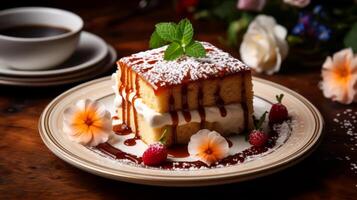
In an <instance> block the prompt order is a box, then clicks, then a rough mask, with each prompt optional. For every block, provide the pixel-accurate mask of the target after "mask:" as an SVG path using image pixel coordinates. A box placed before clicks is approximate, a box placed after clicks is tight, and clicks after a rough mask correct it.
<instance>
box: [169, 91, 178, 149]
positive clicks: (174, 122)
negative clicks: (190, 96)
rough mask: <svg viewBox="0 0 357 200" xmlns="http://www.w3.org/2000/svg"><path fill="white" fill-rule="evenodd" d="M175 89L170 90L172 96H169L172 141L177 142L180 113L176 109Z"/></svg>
mask: <svg viewBox="0 0 357 200" xmlns="http://www.w3.org/2000/svg"><path fill="white" fill-rule="evenodd" d="M172 90H173V89H171V91H170V97H169V113H170V115H171V119H172V141H173V144H175V143H176V140H177V125H178V114H177V111H176V110H175V98H174V96H173V94H172V92H173V91H172Z"/></svg>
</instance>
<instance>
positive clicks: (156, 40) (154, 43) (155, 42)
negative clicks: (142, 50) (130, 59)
mask: <svg viewBox="0 0 357 200" xmlns="http://www.w3.org/2000/svg"><path fill="white" fill-rule="evenodd" d="M166 44H167V42H166V41H165V40H163V39H162V38H161V37H160V36H159V34H157V32H156V31H154V32H153V33H152V34H151V37H150V42H149V47H150V48H151V49H155V48H159V47H162V46H164V45H166Z"/></svg>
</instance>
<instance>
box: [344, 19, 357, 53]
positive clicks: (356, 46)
mask: <svg viewBox="0 0 357 200" xmlns="http://www.w3.org/2000/svg"><path fill="white" fill-rule="evenodd" d="M343 43H344V44H345V46H346V47H351V48H352V50H353V52H355V53H356V52H357V22H356V23H354V24H353V25H352V28H351V30H350V31H348V33H347V34H346V36H345V38H344V40H343Z"/></svg>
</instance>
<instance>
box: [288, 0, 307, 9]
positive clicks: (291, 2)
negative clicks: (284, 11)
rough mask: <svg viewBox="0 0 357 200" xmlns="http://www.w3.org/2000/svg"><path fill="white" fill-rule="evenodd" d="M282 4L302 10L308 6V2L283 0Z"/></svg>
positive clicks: (304, 0) (303, 0)
mask: <svg viewBox="0 0 357 200" xmlns="http://www.w3.org/2000/svg"><path fill="white" fill-rule="evenodd" d="M284 2H285V3H287V4H290V5H292V6H296V7H299V8H303V7H305V6H307V5H309V4H310V0H284Z"/></svg>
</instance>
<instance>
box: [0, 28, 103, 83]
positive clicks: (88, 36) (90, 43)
mask: <svg viewBox="0 0 357 200" xmlns="http://www.w3.org/2000/svg"><path fill="white" fill-rule="evenodd" d="M107 54H108V47H107V44H106V43H105V42H104V40H103V39H101V38H100V37H98V36H96V35H94V34H92V33H89V32H86V31H83V32H82V33H81V36H80V40H79V44H78V47H77V50H76V51H75V52H74V53H73V55H72V56H71V57H70V58H69V59H68V60H67V61H66V62H65V63H63V64H61V65H60V66H58V67H56V68H55V69H51V70H37V71H24V70H16V69H12V68H8V67H4V66H0V75H3V76H10V77H44V76H46V77H47V76H62V75H63V74H67V73H73V72H76V71H79V70H85V69H86V68H88V67H91V66H93V65H94V64H97V63H98V62H100V61H102V60H103V59H104V58H105V56H106V55H107ZM19 59H21V58H19Z"/></svg>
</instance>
